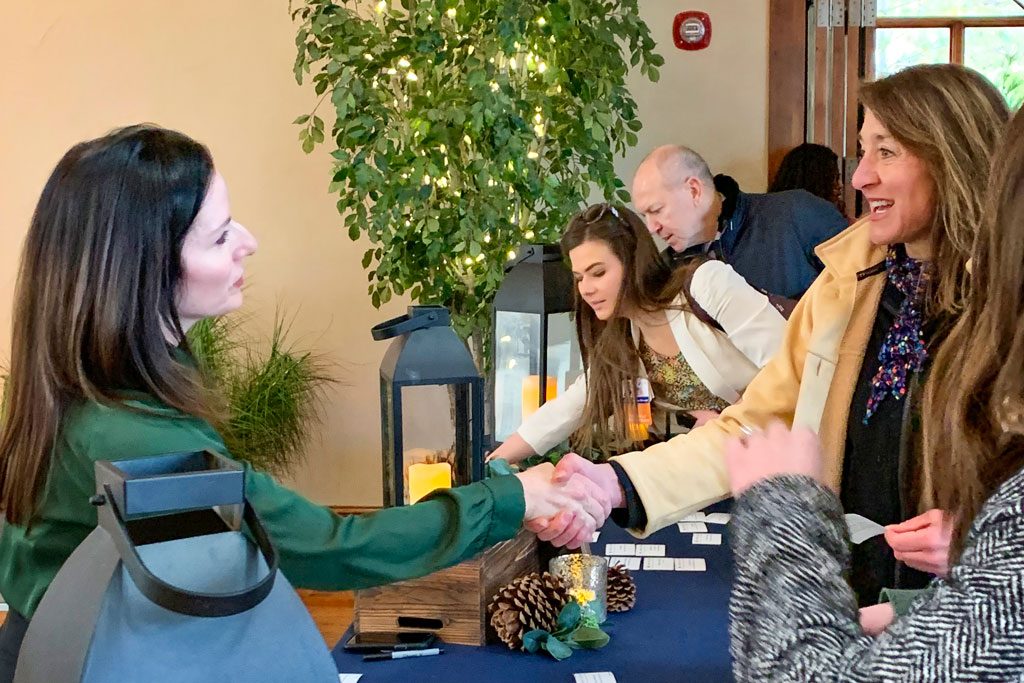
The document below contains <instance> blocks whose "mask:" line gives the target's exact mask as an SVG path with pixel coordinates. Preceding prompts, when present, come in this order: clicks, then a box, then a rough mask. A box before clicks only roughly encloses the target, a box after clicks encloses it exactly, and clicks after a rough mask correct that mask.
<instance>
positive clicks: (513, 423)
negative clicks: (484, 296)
mask: <svg viewBox="0 0 1024 683" xmlns="http://www.w3.org/2000/svg"><path fill="white" fill-rule="evenodd" d="M540 323H541V316H540V315H539V314H537V313H520V312H517V311H496V312H495V316H494V339H495V342H496V343H495V356H494V398H495V400H494V435H495V438H496V439H497V440H498V441H504V440H505V439H507V438H508V437H509V436H510V435H511V434H513V433H514V432H515V431H516V429H517V428H518V427H519V425H520V424H521V423H522V421H523V419H524V417H525V416H524V414H523V412H524V411H523V406H524V400H528V401H532V403H533V409H534V410H536V406H537V394H538V392H539V382H538V373H539V368H540Z"/></svg>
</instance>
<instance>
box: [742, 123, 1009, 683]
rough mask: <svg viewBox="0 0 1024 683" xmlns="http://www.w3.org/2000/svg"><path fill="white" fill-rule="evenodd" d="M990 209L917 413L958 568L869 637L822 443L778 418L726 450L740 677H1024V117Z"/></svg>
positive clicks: (1000, 162) (930, 482)
mask: <svg viewBox="0 0 1024 683" xmlns="http://www.w3.org/2000/svg"><path fill="white" fill-rule="evenodd" d="M986 211H987V214H986V221H985V225H984V228H983V230H982V232H981V234H980V235H979V238H978V241H977V243H976V244H975V247H974V251H973V258H972V263H973V264H974V268H973V274H972V286H971V294H970V296H969V297H968V301H967V304H966V309H965V311H964V314H963V316H962V318H961V319H960V320H959V322H958V323H957V324H956V326H955V327H954V329H953V331H952V332H951V336H950V338H949V343H947V344H945V345H944V346H943V347H942V350H941V351H940V353H939V355H938V356H937V358H936V359H935V364H934V366H933V368H932V373H931V379H930V380H929V383H928V386H927V389H926V394H925V405H924V413H923V427H924V435H925V437H924V449H923V451H924V452H923V455H922V463H921V464H922V466H923V471H924V475H923V476H922V478H921V479H920V486H921V495H922V497H923V499H925V500H927V501H929V503H931V504H932V505H934V506H936V507H938V508H940V509H944V510H950V511H953V512H954V519H955V520H956V522H955V525H956V526H955V528H954V531H953V547H952V555H951V557H952V558H955V559H956V562H955V564H953V565H952V567H951V569H950V572H949V574H948V576H947V577H946V578H940V579H936V580H935V581H934V582H933V583H932V585H931V586H930V588H929V589H928V590H927V591H925V592H924V593H923V595H922V596H921V597H919V598H918V599H917V600H916V601H915V602H914V604H913V605H912V607H911V609H910V612H909V613H908V614H907V615H905V616H903V617H900V618H898V619H897V620H896V621H895V622H894V623H893V624H892V625H891V626H890V627H889V628H888V629H886V630H885V631H884V632H883V633H882V634H881V635H880V636H879V637H877V638H873V637H871V636H868V635H865V634H864V632H863V631H862V629H861V627H860V625H859V624H858V620H857V608H856V602H855V600H854V596H853V594H852V592H851V590H850V588H849V585H848V584H847V583H846V581H845V580H844V578H843V572H844V571H845V570H846V569H847V567H848V563H849V546H848V540H847V532H846V526H845V524H844V522H843V516H842V509H841V507H840V504H839V499H838V498H837V497H836V495H835V494H834V493H833V492H832V491H831V490H829V489H828V488H826V487H825V486H823V485H822V484H821V483H820V480H821V472H822V459H821V452H820V447H819V445H818V442H817V438H816V437H815V436H814V434H813V433H812V432H810V431H809V430H802V429H798V430H794V431H789V430H787V429H786V427H784V426H783V425H782V424H781V423H773V424H772V425H770V426H769V427H768V428H767V429H766V430H765V431H764V432H763V433H749V435H748V436H747V438H746V439H743V440H739V441H734V442H732V443H730V444H729V445H728V446H727V453H726V462H727V466H728V469H729V475H730V480H731V485H732V489H733V492H734V494H735V495H736V496H737V501H736V506H735V509H734V516H733V527H732V545H733V549H734V552H735V556H736V581H735V585H734V588H733V595H732V601H731V604H730V611H731V625H730V633H731V636H732V654H733V658H734V673H735V677H736V680H737V681H741V682H746V681H762V680H771V681H957V682H961V681H1001V682H1002V681H1021V680H1024V471H1022V470H1021V468H1022V466H1024V372H1022V371H1021V368H1022V367H1024V296H1022V292H1024V112H1018V114H1017V116H1016V117H1015V119H1014V120H1013V122H1012V123H1011V124H1010V128H1009V130H1008V132H1007V135H1006V141H1005V145H1004V147H1003V148H1002V150H1001V152H1000V154H999V156H998V157H997V159H996V161H995V164H994V169H993V175H992V183H991V185H990V188H989V198H988V204H987V208H986ZM748 432H749V430H748Z"/></svg>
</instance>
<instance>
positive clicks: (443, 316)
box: [370, 306, 451, 341]
mask: <svg viewBox="0 0 1024 683" xmlns="http://www.w3.org/2000/svg"><path fill="white" fill-rule="evenodd" d="M450 324H451V315H450V314H449V313H448V309H447V308H445V307H444V306H410V307H409V312H408V313H406V314H405V315H400V316H398V317H397V318H392V319H391V320H385V321H384V322H382V323H380V324H377V325H374V326H373V327H372V328H370V334H371V335H372V336H373V339H374V341H383V340H384V339H391V338H392V337H398V336H401V335H403V334H409V333H410V332H413V331H415V330H421V329H424V328H427V327H447V326H448V325H450Z"/></svg>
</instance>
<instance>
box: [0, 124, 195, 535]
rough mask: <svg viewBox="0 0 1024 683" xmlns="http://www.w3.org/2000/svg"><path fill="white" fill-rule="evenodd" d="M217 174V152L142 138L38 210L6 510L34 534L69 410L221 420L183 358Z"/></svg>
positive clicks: (141, 129)
mask: <svg viewBox="0 0 1024 683" xmlns="http://www.w3.org/2000/svg"><path fill="white" fill-rule="evenodd" d="M212 173H213V161H212V159H211V157H210V153H209V151H208V150H207V149H206V148H205V147H203V146H202V145H201V144H199V143H198V142H196V141H194V140H192V139H190V138H188V137H186V136H185V135H182V134H181V133H177V132H174V131H170V130H166V129H162V128H157V127H154V126H132V127H129V128H124V129H121V130H117V131H114V132H113V133H110V134H109V135H106V136H104V137H101V138H98V139H95V140H90V141H88V142H83V143H81V144H78V145H76V146H75V147H73V148H72V149H71V150H69V151H68V152H67V153H66V154H65V155H64V157H63V158H62V159H61V160H60V162H59V163H58V164H57V166H56V168H55V169H54V170H53V173H52V174H51V175H50V178H49V180H48V181H47V182H46V186H45V187H44V188H43V193H42V196H40V198H39V203H38V204H37V206H36V209H35V213H34V214H33V216H32V222H31V224H30V226H29V231H28V236H27V238H26V240H25V245H24V250H23V252H22V257H21V266H20V270H19V273H18V281H17V286H16V291H15V296H14V316H13V328H12V339H11V365H10V375H9V377H8V380H7V385H6V387H5V390H6V414H5V415H4V421H3V425H2V427H0V506H2V507H3V509H4V514H5V516H6V519H7V521H8V522H10V523H12V524H27V523H28V522H29V521H30V519H31V517H32V514H33V513H34V511H35V509H36V505H37V502H38V497H39V495H40V492H41V490H42V488H43V486H44V484H45V481H46V477H47V473H48V471H49V468H50V458H51V453H52V450H53V446H54V443H55V441H56V439H57V436H58V434H59V432H60V429H61V425H62V422H63V420H64V418H65V416H66V414H67V410H68V408H69V406H70V405H71V404H72V403H73V402H75V401H78V400H82V399H89V400H95V401H100V402H105V403H119V402H121V401H123V399H124V398H125V392H130V391H141V392H145V393H147V394H149V395H152V396H154V397H156V398H157V399H159V400H160V401H162V402H163V403H165V404H167V405H169V406H172V407H174V408H177V409H179V410H181V411H183V412H186V413H190V414H194V415H199V416H202V417H213V414H214V412H215V411H214V409H213V408H211V407H210V406H212V405H213V403H212V402H211V401H210V397H209V395H208V393H207V392H206V390H205V388H204V386H203V382H202V381H201V380H200V378H199V377H198V375H197V373H196V372H195V371H194V370H192V369H191V368H190V367H189V366H187V365H184V364H182V363H180V362H178V361H177V360H176V359H175V358H174V353H175V350H174V348H172V345H171V344H169V342H168V337H171V338H173V339H180V340H182V342H181V343H182V345H183V352H184V353H188V348H187V343H186V342H185V341H184V332H183V330H182V326H181V322H180V321H179V319H178V314H177V311H176V305H175V294H176V291H177V287H178V282H179V280H180V279H181V272H182V271H181V245H182V240H183V239H184V237H185V234H186V232H188V229H189V227H190V226H191V224H192V222H193V220H194V219H195V217H196V214H197V213H198V212H199V207H200V206H201V204H202V202H203V198H204V197H205V195H206V190H207V186H208V185H209V182H210V178H211V176H212Z"/></svg>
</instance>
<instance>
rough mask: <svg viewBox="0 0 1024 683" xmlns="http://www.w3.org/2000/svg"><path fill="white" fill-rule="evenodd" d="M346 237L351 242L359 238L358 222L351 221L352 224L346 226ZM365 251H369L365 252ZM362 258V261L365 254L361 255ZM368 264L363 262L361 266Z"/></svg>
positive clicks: (364, 258)
mask: <svg viewBox="0 0 1024 683" xmlns="http://www.w3.org/2000/svg"><path fill="white" fill-rule="evenodd" d="M348 238H349V239H350V240H352V241H353V242H355V241H356V240H357V239H359V224H358V223H353V224H352V225H350V226H348ZM367 253H369V252H367ZM363 260H364V261H365V260H366V256H365V255H364V256H363ZM368 265H370V264H369V263H364V264H363V268H365V267H366V266H368Z"/></svg>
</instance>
